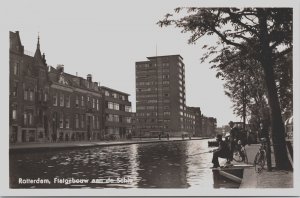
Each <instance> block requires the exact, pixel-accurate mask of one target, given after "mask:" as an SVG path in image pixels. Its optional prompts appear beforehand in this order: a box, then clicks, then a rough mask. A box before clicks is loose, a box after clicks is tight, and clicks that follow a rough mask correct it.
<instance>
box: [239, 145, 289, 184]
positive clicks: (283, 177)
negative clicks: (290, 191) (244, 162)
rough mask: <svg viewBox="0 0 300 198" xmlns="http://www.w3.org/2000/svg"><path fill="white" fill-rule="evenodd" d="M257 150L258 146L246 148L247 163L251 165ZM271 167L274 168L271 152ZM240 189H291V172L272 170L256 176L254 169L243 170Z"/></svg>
mask: <svg viewBox="0 0 300 198" xmlns="http://www.w3.org/2000/svg"><path fill="white" fill-rule="evenodd" d="M258 149H259V144H252V145H250V146H248V145H247V146H246V151H247V156H248V162H249V164H253V161H254V157H255V155H256V153H257V151H258ZM271 157H272V166H273V167H274V166H275V160H274V154H273V152H272V155H271ZM240 188H293V172H292V171H279V170H272V171H271V172H268V171H267V170H263V172H262V173H260V174H258V173H256V172H255V170H254V167H253V168H248V169H244V175H243V180H242V183H241V185H240Z"/></svg>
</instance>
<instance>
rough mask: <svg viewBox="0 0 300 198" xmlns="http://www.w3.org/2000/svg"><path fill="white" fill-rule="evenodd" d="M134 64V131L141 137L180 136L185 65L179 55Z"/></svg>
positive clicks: (181, 132)
mask: <svg viewBox="0 0 300 198" xmlns="http://www.w3.org/2000/svg"><path fill="white" fill-rule="evenodd" d="M147 58H148V60H147V61H142V62H136V65H135V67H136V118H137V130H138V131H139V132H138V133H141V134H142V135H143V136H158V134H163V133H169V134H170V136H180V135H181V134H184V133H186V130H185V128H184V126H185V122H184V119H185V111H186V105H185V65H184V63H183V58H182V57H181V56H180V55H170V56H155V57H147Z"/></svg>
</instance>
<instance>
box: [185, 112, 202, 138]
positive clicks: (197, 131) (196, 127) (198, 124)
mask: <svg viewBox="0 0 300 198" xmlns="http://www.w3.org/2000/svg"><path fill="white" fill-rule="evenodd" d="M187 110H189V111H190V112H191V113H190V114H191V115H192V116H193V117H192V118H193V120H192V121H193V131H192V135H193V136H196V137H201V136H202V116H201V110H200V107H187Z"/></svg>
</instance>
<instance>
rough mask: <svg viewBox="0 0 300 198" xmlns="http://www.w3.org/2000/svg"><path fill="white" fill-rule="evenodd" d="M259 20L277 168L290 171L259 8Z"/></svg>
mask: <svg viewBox="0 0 300 198" xmlns="http://www.w3.org/2000/svg"><path fill="white" fill-rule="evenodd" d="M257 11H258V20H259V40H260V48H261V51H260V52H261V57H260V62H261V64H262V67H263V70H264V74H265V83H266V87H267V93H268V94H267V96H268V102H269V105H270V118H271V131H272V140H273V148H274V156H275V163H276V168H277V169H279V170H288V169H290V168H291V164H290V161H289V159H288V154H287V149H286V142H285V131H284V124H283V121H282V117H281V110H280V105H279V99H278V94H277V89H276V84H275V77H274V68H273V66H274V61H273V59H272V50H271V49H270V46H269V43H270V42H269V35H268V29H267V15H266V12H265V10H264V9H263V8H258V9H257Z"/></svg>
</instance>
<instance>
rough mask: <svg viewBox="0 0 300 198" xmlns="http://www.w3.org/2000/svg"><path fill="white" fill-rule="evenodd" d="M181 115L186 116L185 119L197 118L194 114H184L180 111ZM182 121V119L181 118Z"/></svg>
mask: <svg viewBox="0 0 300 198" xmlns="http://www.w3.org/2000/svg"><path fill="white" fill-rule="evenodd" d="M179 114H180V115H181V116H184V117H187V118H190V119H195V116H194V115H192V114H188V113H184V112H182V111H180V112H179ZM180 119H182V118H180Z"/></svg>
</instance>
